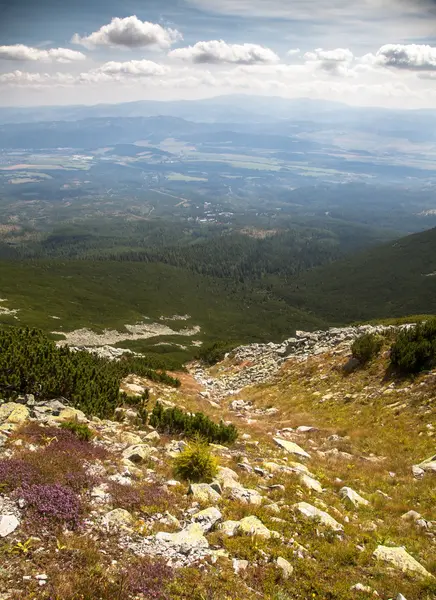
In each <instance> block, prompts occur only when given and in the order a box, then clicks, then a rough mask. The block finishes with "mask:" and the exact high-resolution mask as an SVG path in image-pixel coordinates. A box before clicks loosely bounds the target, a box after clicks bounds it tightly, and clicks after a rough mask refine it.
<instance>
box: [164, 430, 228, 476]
mask: <svg viewBox="0 0 436 600" xmlns="http://www.w3.org/2000/svg"><path fill="white" fill-rule="evenodd" d="M217 470H218V464H217V461H216V459H215V457H214V456H212V454H211V453H210V451H209V448H208V447H207V444H206V443H205V442H203V441H202V440H200V439H197V440H193V441H192V442H191V443H190V444H188V446H187V447H186V448H185V449H184V450H183V451H182V452H181V453H180V454H179V456H177V457H176V458H175V459H174V473H175V475H176V476H177V477H180V478H181V479H184V480H186V481H192V482H208V481H212V479H213V478H214V477H215V475H216V474H217Z"/></svg>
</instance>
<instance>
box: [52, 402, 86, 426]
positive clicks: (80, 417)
mask: <svg viewBox="0 0 436 600" xmlns="http://www.w3.org/2000/svg"><path fill="white" fill-rule="evenodd" d="M55 420H56V421H60V422H62V421H79V423H86V421H87V420H88V419H87V418H86V415H85V413H84V412H82V411H81V410H78V409H77V408H72V407H71V406H67V407H66V408H64V409H63V410H61V412H60V413H59V415H58V416H57V417H56V419H55Z"/></svg>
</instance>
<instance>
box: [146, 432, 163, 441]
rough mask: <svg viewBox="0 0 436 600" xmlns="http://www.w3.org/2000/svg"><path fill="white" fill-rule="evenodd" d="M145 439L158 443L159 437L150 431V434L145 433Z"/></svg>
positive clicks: (156, 433)
mask: <svg viewBox="0 0 436 600" xmlns="http://www.w3.org/2000/svg"><path fill="white" fill-rule="evenodd" d="M145 439H146V440H148V441H149V442H158V441H159V440H160V435H159V434H158V432H157V431H150V433H147V435H146V436H145Z"/></svg>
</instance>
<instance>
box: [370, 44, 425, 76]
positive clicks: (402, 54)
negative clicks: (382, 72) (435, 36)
mask: <svg viewBox="0 0 436 600" xmlns="http://www.w3.org/2000/svg"><path fill="white" fill-rule="evenodd" d="M362 62H364V63H369V64H375V65H380V66H384V67H393V68H396V69H406V70H409V71H436V48H435V47H432V46H427V45H421V44H385V45H384V46H382V47H381V48H380V50H378V51H377V53H376V54H366V55H365V56H364V57H363V58H362Z"/></svg>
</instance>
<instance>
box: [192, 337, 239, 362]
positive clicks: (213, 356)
mask: <svg viewBox="0 0 436 600" xmlns="http://www.w3.org/2000/svg"><path fill="white" fill-rule="evenodd" d="M235 346H236V344H235V342H233V343H232V342H214V343H213V344H206V345H204V346H203V347H202V348H201V350H200V351H199V352H198V354H197V358H198V359H199V360H201V362H203V363H205V364H206V365H215V364H216V363H218V362H221V361H222V360H223V359H224V357H225V355H226V354H227V352H230V350H233V348H234V347H235Z"/></svg>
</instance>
